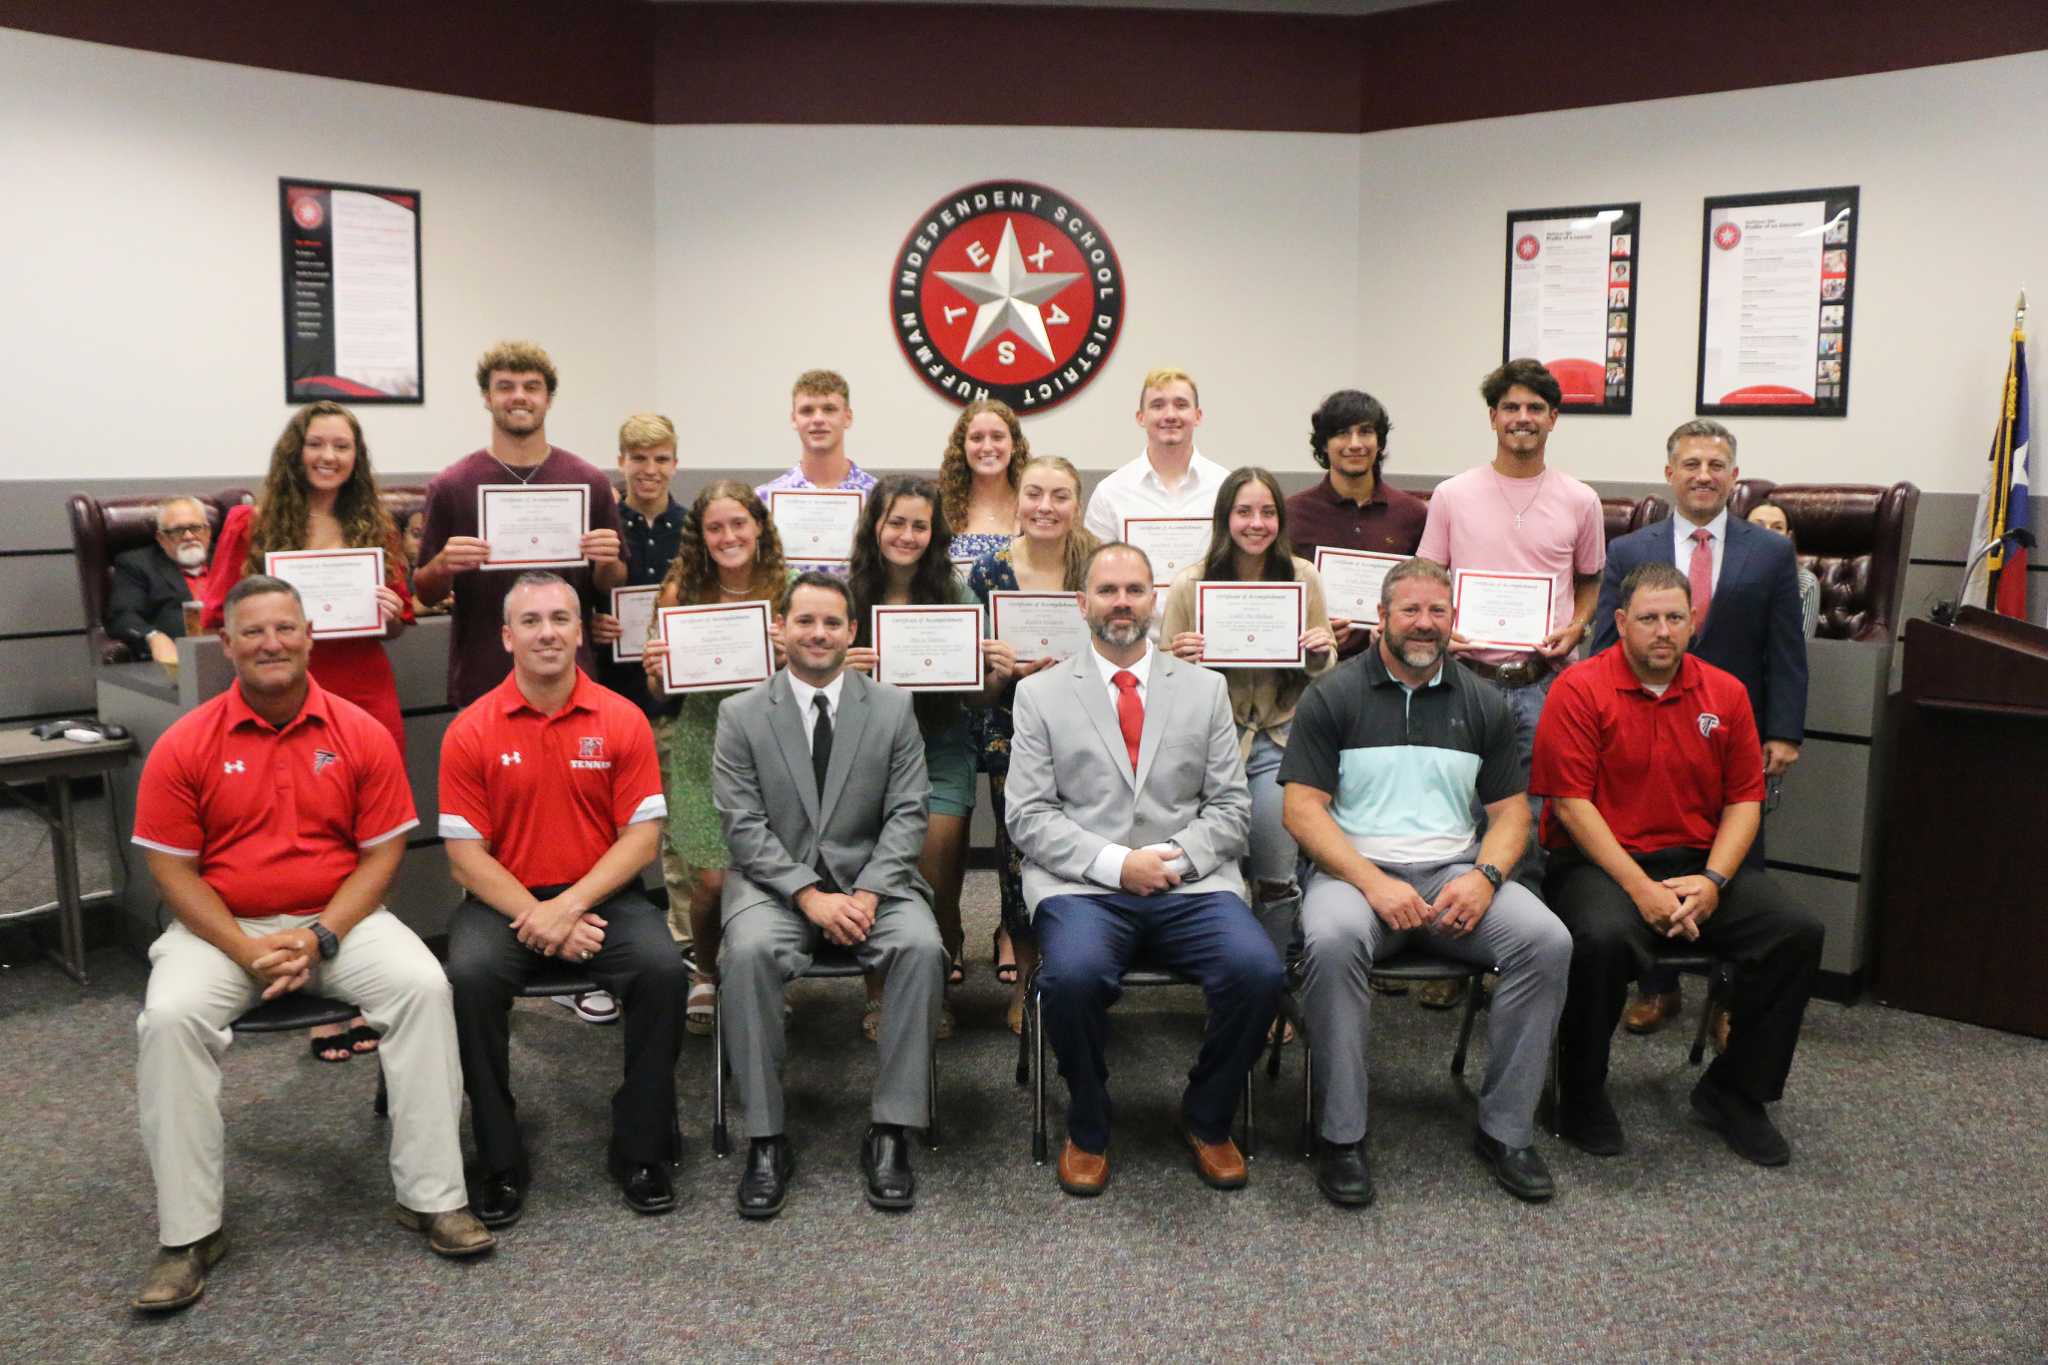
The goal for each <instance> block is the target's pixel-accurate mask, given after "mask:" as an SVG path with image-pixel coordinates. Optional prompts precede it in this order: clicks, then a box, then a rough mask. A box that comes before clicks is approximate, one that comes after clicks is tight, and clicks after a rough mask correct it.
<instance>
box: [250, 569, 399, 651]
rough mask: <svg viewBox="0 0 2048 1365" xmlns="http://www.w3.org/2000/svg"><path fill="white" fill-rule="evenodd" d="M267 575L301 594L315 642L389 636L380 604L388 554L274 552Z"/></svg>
mask: <svg viewBox="0 0 2048 1365" xmlns="http://www.w3.org/2000/svg"><path fill="white" fill-rule="evenodd" d="M263 572H265V573H267V574H269V575H270V576H271V577H272V578H282V579H283V580H284V581H285V582H287V583H289V584H291V585H292V586H293V587H294V588H297V589H298V590H299V601H300V602H301V603H302V604H304V606H305V609H306V625H307V626H308V627H309V628H310V629H311V630H312V634H313V638H314V639H316V640H347V639H355V638H364V637H368V636H373V635H382V634H383V633H384V609H383V607H381V606H379V605H378V603H377V589H378V588H380V587H382V586H383V583H384V552H383V551H382V550H371V549H359V550H272V551H271V552H270V553H268V554H266V555H264V556H263Z"/></svg>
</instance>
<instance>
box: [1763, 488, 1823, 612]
mask: <svg viewBox="0 0 2048 1365" xmlns="http://www.w3.org/2000/svg"><path fill="white" fill-rule="evenodd" d="M1745 520H1747V521H1748V522H1749V524H1750V525H1752V526H1761V527H1763V528H1764V529H1765V530H1766V531H1776V532H1777V533H1778V534H1779V535H1781V536H1783V537H1785V539H1787V540H1789V541H1791V542H1792V553H1793V555H1794V556H1795V559H1794V562H1795V563H1797V559H1796V556H1797V555H1798V553H1799V537H1798V536H1795V535H1793V534H1792V522H1791V520H1790V519H1789V518H1788V517H1786V515H1785V509H1784V508H1782V507H1780V506H1778V504H1776V503H1775V502H1760V503H1758V504H1757V505H1756V506H1754V507H1752V508H1750V509H1749V516H1748V517H1747V518H1745ZM1799 625H1800V631H1801V633H1802V634H1804V635H1805V636H1806V638H1807V639H1809V640H1811V639H1812V638H1813V637H1814V636H1815V635H1816V634H1818V633H1819V631H1820V579H1818V578H1816V577H1815V576H1814V573H1813V570H1811V569H1809V568H1807V567H1805V566H1804V565H1800V568H1799Z"/></svg>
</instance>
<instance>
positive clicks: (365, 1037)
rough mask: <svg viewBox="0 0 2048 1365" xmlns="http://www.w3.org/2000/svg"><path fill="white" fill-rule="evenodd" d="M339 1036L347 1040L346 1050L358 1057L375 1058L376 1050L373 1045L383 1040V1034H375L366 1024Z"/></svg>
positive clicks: (375, 1031)
mask: <svg viewBox="0 0 2048 1365" xmlns="http://www.w3.org/2000/svg"><path fill="white" fill-rule="evenodd" d="M341 1036H342V1037H344V1038H346V1039H348V1050H349V1051H350V1052H352V1053H354V1054H355V1055H356V1056H358V1057H374V1056H376V1055H377V1052H378V1048H377V1046H375V1045H376V1044H378V1043H381V1042H382V1041H383V1038H384V1035H383V1034H381V1033H379V1032H377V1030H375V1029H373V1028H371V1027H370V1026H369V1025H368V1024H363V1025H360V1026H358V1027H356V1028H352V1029H350V1030H349V1031H348V1032H347V1033H344V1034H343V1035H341ZM364 1043H369V1044H372V1046H370V1047H364V1046H363V1044H364Z"/></svg>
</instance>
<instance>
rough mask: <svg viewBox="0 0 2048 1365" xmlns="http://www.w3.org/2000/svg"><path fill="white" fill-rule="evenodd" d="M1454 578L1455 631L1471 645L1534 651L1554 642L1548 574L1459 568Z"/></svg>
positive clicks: (1452, 624)
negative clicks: (1548, 642) (1494, 571)
mask: <svg viewBox="0 0 2048 1365" xmlns="http://www.w3.org/2000/svg"><path fill="white" fill-rule="evenodd" d="M1452 578H1453V579H1454V582H1453V584H1452V588H1451V601H1452V603H1453V608H1452V616H1451V628H1452V629H1453V630H1455V631H1457V632H1458V633H1459V634H1460V635H1463V636H1464V637H1465V638H1466V639H1467V640H1469V641H1471V642H1472V643H1473V644H1475V645H1505V646H1507V647H1509V648H1511V649H1534V648H1536V646H1538V645H1540V644H1542V643H1543V642H1544V641H1545V640H1546V639H1548V638H1549V637H1550V604H1551V594H1552V592H1553V591H1554V589H1555V588H1556V584H1555V583H1553V582H1552V581H1551V577H1550V575H1549V574H1543V573H1485V572H1481V571H1479V570H1476V569H1460V570H1458V571H1457V573H1455V574H1453V575H1452Z"/></svg>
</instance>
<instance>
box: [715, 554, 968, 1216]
mask: <svg viewBox="0 0 2048 1365" xmlns="http://www.w3.org/2000/svg"><path fill="white" fill-rule="evenodd" d="M782 611H783V621H782V643H783V646H784V648H785V649H786V650H787V651H788V655H789V666H788V667H787V668H786V669H784V670H783V671H782V672H779V673H777V674H776V675H775V676H774V677H772V678H770V679H769V680H768V681H767V682H765V683H763V684H761V685H760V686H759V687H756V688H753V689H751V690H749V691H746V692H742V693H740V694H739V695H737V696H734V697H731V698H729V699H728V700H727V701H726V702H725V703H724V704H723V705H721V706H720V707H719V708H718V739H717V744H716V747H715V749H714V750H713V753H712V758H711V791H712V799H713V801H714V802H715V803H716V804H717V806H718V811H719V815H720V817H721V818H722V820H723V822H724V825H725V841H726V845H727V847H728V848H729V849H730V851H731V854H732V868H731V870H730V871H729V872H728V873H727V875H726V878H725V893H724V900H723V905H722V912H721V913H722V919H723V922H724V925H725V940H724V947H723V949H722V950H721V951H720V954H719V980H720V982H721V987H720V989H721V990H722V992H723V995H724V999H723V1002H722V1003H721V1005H720V1009H721V1010H722V1011H723V1012H724V1015H725V1021H726V1022H725V1039H726V1057H727V1060H729V1061H730V1062H731V1063H732V1070H733V1078H734V1081H735V1083H736V1084H737V1085H738V1087H739V1092H740V1099H741V1102H742V1103H743V1105H744V1106H745V1110H746V1123H747V1132H748V1135H749V1136H750V1138H751V1139H752V1141H751V1143H750V1145H749V1147H748V1151H747V1164H746V1170H745V1171H744V1173H743V1174H742V1175H741V1176H740V1187H739V1210H740V1215H741V1216H742V1217H745V1218H773V1217H774V1216H775V1215H776V1214H777V1213H780V1212H781V1211H782V1204H783V1199H784V1196H785V1195H786V1193H787V1191H788V1186H789V1176H790V1173H791V1171H792V1169H793V1168H794V1159H793V1158H792V1156H791V1155H790V1151H789V1142H788V1139H787V1138H786V1137H785V1136H784V1134H783V1115H782V1074H781V1072H782V1058H783V1052H784V1039H783V1025H782V988H783V984H784V983H785V982H787V981H789V980H790V979H791V978H793V977H795V976H796V975H798V974H799V973H800V972H802V971H803V970H804V969H805V968H806V967H808V966H809V965H810V962H811V958H812V956H813V955H814V954H815V953H816V952H817V951H818V947H819V944H820V941H821V940H823V941H825V942H830V943H832V944H835V945H837V946H838V947H840V948H843V949H845V950H847V951H848V952H849V953H851V954H852V956H853V957H854V958H855V959H856V960H857V961H858V962H859V963H860V964H861V966H863V967H865V968H867V969H868V971H869V972H871V973H879V974H880V975H881V976H882V978H883V989H884V991H885V993H886V996H887V999H888V1001H889V1007H888V1009H886V1010H884V1011H883V1013H882V1033H881V1039H880V1042H881V1075H880V1077H879V1079H878V1080H877V1082H876V1085H875V1101H874V1111H873V1113H874V1119H873V1123H872V1124H871V1125H870V1126H869V1128H868V1132H867V1137H866V1138H865V1139H864V1140H863V1141H862V1143H861V1172H862V1175H863V1177H864V1178H865V1181H866V1185H867V1198H868V1203H870V1204H872V1205H874V1206H875V1207H876V1208H878V1209H907V1208H909V1207H910V1206H911V1203H912V1201H913V1199H914V1197H915V1192H916V1182H915V1180H914V1178H913V1177H912V1175H911V1171H910V1149H909V1145H908V1143H907V1142H906V1141H905V1139H904V1136H903V1129H904V1127H905V1125H910V1126H920V1125H922V1124H923V1123H924V1122H925V1119H926V1114H927V1112H928V1105H929V1103H930V1090H929V1086H930V1065H931V1047H932V1037H933V1034H934V1032H935V1030H936V1029H937V1026H938V1009H939V1002H940V1000H941V999H942V998H943V995H944V991H945V977H946V952H945V948H944V947H943V946H942V945H941V944H940V942H939V929H938V924H937V922H936V921H935V920H934V919H933V918H932V911H931V894H932V893H931V888H930V887H929V886H927V885H926V884H925V880H924V878H923V877H921V876H919V875H918V872H917V859H918V854H919V853H920V852H921V851H922V850H923V848H924V833H925V808H926V803H927V798H928V796H929V792H930V780H929V779H928V778H927V776H926V774H925V766H924V739H923V737H922V736H921V735H920V734H919V733H918V728H917V718H916V716H914V715H913V714H912V712H911V709H910V696H909V694H908V693H905V692H900V691H898V690H897V689H895V688H893V687H886V686H883V685H882V684H879V683H875V682H872V681H870V680H869V679H867V678H865V677H863V676H862V675H861V674H859V673H850V672H847V671H846V667H845V665H846V651H847V650H848V649H849V648H850V647H851V646H852V644H853V636H854V626H853V599H852V597H851V596H850V595H849V593H848V591H847V588H846V584H845V583H844V581H842V580H840V579H838V578H835V577H833V576H832V575H830V574H826V573H819V572H811V573H805V574H802V575H800V576H799V577H798V578H797V579H796V581H795V582H794V583H792V584H791V585H790V588H789V591H788V592H787V593H786V594H785V595H784V597H783V605H782Z"/></svg>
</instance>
